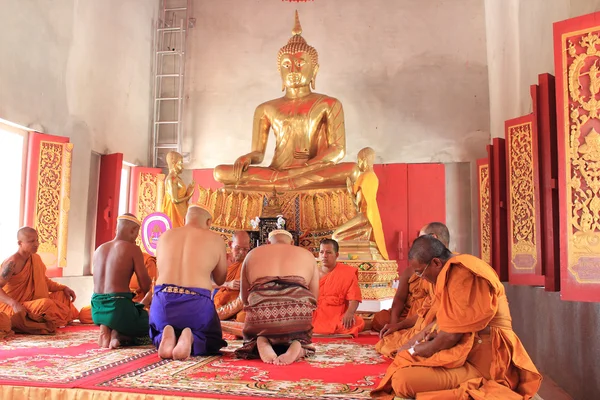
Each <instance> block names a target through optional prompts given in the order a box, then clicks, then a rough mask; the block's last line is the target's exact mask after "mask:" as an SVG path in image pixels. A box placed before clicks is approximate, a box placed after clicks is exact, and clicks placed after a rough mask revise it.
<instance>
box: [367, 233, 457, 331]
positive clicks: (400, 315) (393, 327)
mask: <svg viewBox="0 0 600 400" xmlns="http://www.w3.org/2000/svg"><path fill="white" fill-rule="evenodd" d="M423 235H431V236H433V237H435V238H437V239H438V240H440V241H441V242H442V243H443V244H444V246H446V247H448V246H449V245H450V231H449V230H448V227H447V226H446V225H445V224H443V223H441V222H431V223H429V224H427V225H425V226H424V227H423V228H421V231H420V232H419V236H423ZM429 286H430V285H429V284H428V283H426V282H423V280H422V279H420V278H419V277H418V276H416V275H415V273H414V271H413V269H412V268H410V266H409V267H408V268H406V269H405V270H404V271H403V272H402V274H401V275H400V278H399V279H398V290H396V294H395V295H394V301H393V303H392V308H391V309H390V310H381V311H379V312H378V313H376V314H375V316H374V317H373V324H372V325H371V329H372V330H374V331H376V332H379V331H381V335H380V336H381V337H384V336H387V335H389V334H391V333H393V332H396V331H399V330H404V329H408V328H411V327H413V326H414V324H415V322H416V321H417V318H418V316H417V313H418V311H419V308H420V307H421V305H422V304H423V303H424V301H425V299H426V298H427V297H428V295H429Z"/></svg>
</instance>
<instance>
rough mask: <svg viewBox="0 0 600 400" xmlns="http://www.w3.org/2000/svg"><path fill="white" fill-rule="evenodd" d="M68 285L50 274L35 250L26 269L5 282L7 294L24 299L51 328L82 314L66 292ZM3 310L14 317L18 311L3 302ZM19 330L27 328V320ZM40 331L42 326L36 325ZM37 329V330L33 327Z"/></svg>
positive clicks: (33, 313) (0, 306) (30, 311)
mask: <svg viewBox="0 0 600 400" xmlns="http://www.w3.org/2000/svg"><path fill="white" fill-rule="evenodd" d="M65 287H66V286H65V285H61V284H60V283H56V282H54V281H53V280H51V279H50V278H48V277H46V266H45V265H44V262H43V261H42V258H41V257H40V256H39V255H38V254H32V255H31V257H29V259H28V260H27V262H26V263H25V265H24V266H23V269H22V270H21V271H20V272H19V273H17V274H15V275H13V276H12V277H11V278H10V280H9V281H8V283H7V284H6V285H5V286H4V288H3V289H4V291H5V292H6V294H7V295H9V296H10V297H12V298H13V299H15V300H16V301H18V302H19V303H21V304H22V305H23V306H24V307H25V309H26V310H27V314H30V315H31V318H32V319H33V320H35V321H37V322H47V323H48V324H47V325H48V326H47V327H48V330H49V331H54V328H55V327H59V326H66V325H67V324H68V323H69V322H71V321H73V320H74V319H76V318H78V317H79V312H78V311H77V309H76V308H75V306H73V303H72V302H71V299H70V298H68V297H67V296H66V295H65V293H64V292H63V290H64V288H65ZM0 312H3V313H5V314H7V315H8V316H10V317H12V316H13V314H14V311H13V309H12V307H11V306H9V305H8V304H4V303H2V304H0ZM24 325H25V326H21V327H20V329H19V331H20V332H23V333H29V332H28V331H27V323H26V322H25V324H24ZM35 329H36V332H37V329H38V327H37V326H36V328H35ZM32 333H33V331H32Z"/></svg>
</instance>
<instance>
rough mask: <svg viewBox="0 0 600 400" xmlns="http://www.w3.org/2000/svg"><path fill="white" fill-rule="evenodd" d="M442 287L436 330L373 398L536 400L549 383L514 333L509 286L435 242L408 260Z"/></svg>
mask: <svg viewBox="0 0 600 400" xmlns="http://www.w3.org/2000/svg"><path fill="white" fill-rule="evenodd" d="M408 262H409V264H410V265H411V267H412V268H413V269H414V271H415V273H416V274H418V275H419V276H421V277H422V278H423V279H426V280H428V281H429V282H431V283H433V284H434V285H435V291H436V302H437V303H438V305H437V312H436V323H432V324H430V325H429V326H427V327H426V328H425V329H423V330H422V331H421V332H420V333H419V334H417V335H416V336H415V337H414V338H412V339H411V340H409V342H408V343H407V344H406V345H405V346H404V347H402V348H401V349H399V351H398V354H397V355H396V357H395V359H394V362H393V363H392V364H391V365H390V366H389V367H388V370H387V372H386V375H385V377H384V378H383V379H382V381H381V382H380V383H379V385H378V387H377V389H375V390H374V391H373V392H372V393H371V395H372V397H381V398H389V399H391V398H392V397H393V396H394V395H395V396H399V397H409V398H414V397H415V396H417V398H418V399H463V398H464V399H466V398H477V399H479V398H494V399H529V398H531V397H532V396H534V395H535V394H536V392H537V391H538V389H539V387H540V383H541V380H542V377H541V375H540V374H539V372H538V371H537V369H536V368H535V366H534V365H533V362H532V361H531V359H530V358H529V355H528V354H527V352H526V351H525V348H524V347H523V345H522V344H521V341H520V340H519V338H518V337H517V335H516V334H515V333H514V332H513V330H512V327H511V317H510V310H509V307H508V300H507V298H506V294H505V292H504V286H503V285H502V283H501V282H500V280H499V279H498V277H497V275H496V274H495V272H494V270H493V269H492V268H490V266H489V265H488V264H486V263H485V262H484V261H483V260H481V259H479V258H477V257H475V256H471V255H467V254H463V255H453V254H452V253H451V252H450V250H448V249H447V248H446V247H445V246H444V245H443V244H442V242H440V241H439V240H437V239H436V238H434V237H432V236H428V235H426V236H422V237H419V238H417V239H416V240H415V241H414V243H413V245H412V247H411V249H410V251H409V254H408Z"/></svg>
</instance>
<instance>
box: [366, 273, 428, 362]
mask: <svg viewBox="0 0 600 400" xmlns="http://www.w3.org/2000/svg"><path fill="white" fill-rule="evenodd" d="M421 285H422V286H425V287H427V288H428V289H427V291H428V296H427V297H426V298H425V301H423V304H422V305H421V307H419V310H418V311H417V321H416V322H415V324H414V326H412V327H411V328H407V329H403V330H400V331H396V332H394V333H392V334H390V335H387V336H385V337H383V338H381V340H380V341H379V342H377V344H376V345H375V350H376V351H377V352H378V353H380V354H382V355H384V356H386V357H389V358H394V357H396V353H397V352H398V349H399V348H400V347H402V346H404V344H405V343H406V342H408V341H409V340H410V339H411V338H412V337H413V336H415V335H416V334H417V333H419V332H421V331H422V330H423V329H425V327H426V326H427V325H429V324H431V323H432V322H434V321H435V315H436V312H437V303H435V291H434V286H433V284H432V283H431V282H429V281H427V280H425V279H422V280H421Z"/></svg>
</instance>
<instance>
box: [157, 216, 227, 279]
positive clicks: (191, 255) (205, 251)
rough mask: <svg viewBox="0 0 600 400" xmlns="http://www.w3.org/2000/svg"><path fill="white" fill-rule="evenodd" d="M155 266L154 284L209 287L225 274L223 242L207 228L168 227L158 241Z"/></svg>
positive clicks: (225, 263)
mask: <svg viewBox="0 0 600 400" xmlns="http://www.w3.org/2000/svg"><path fill="white" fill-rule="evenodd" d="M156 265H157V267H158V280H157V281H156V283H157V284H166V283H170V284H173V285H177V286H183V287H190V288H204V289H208V290H212V287H213V286H212V280H214V282H215V283H216V284H217V285H222V284H223V282H225V277H226V275H227V254H226V249H225V242H224V241H223V239H222V238H221V236H219V235H218V234H216V233H214V232H211V231H210V230H208V229H201V228H196V227H193V226H189V225H186V226H183V227H181V228H176V229H171V230H169V231H167V232H165V233H164V234H163V235H162V236H161V237H160V239H159V240H158V246H157V248H156ZM211 277H212V280H211Z"/></svg>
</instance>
